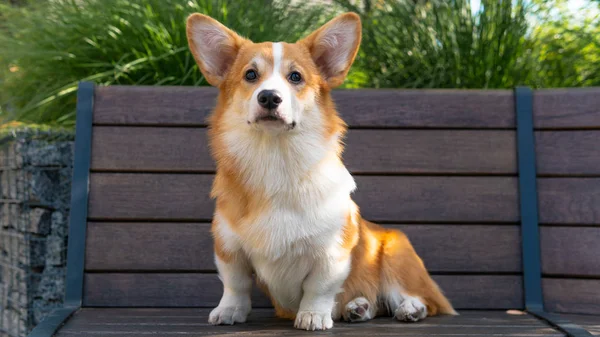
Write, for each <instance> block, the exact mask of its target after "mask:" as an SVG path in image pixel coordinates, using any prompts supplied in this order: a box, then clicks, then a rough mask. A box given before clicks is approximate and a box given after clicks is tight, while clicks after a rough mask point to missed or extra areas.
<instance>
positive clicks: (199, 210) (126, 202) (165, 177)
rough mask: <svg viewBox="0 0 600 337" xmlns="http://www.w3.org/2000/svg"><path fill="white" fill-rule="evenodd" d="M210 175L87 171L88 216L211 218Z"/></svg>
mask: <svg viewBox="0 0 600 337" xmlns="http://www.w3.org/2000/svg"><path fill="white" fill-rule="evenodd" d="M212 181H213V175H206V174H107V173H96V174H94V173H92V174H91V175H90V184H91V187H90V202H89V217H91V218H94V219H166V220H195V219H210V218H212V215H213V201H212V200H211V199H210V197H209V192H210V188H211V185H212Z"/></svg>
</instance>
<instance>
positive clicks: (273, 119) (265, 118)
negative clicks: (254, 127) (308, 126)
mask: <svg viewBox="0 0 600 337" xmlns="http://www.w3.org/2000/svg"><path fill="white" fill-rule="evenodd" d="M256 120H257V121H259V122H262V121H267V122H276V121H281V122H283V119H281V118H280V117H277V116H275V115H271V114H269V115H266V116H262V117H259V118H257V119H256Z"/></svg>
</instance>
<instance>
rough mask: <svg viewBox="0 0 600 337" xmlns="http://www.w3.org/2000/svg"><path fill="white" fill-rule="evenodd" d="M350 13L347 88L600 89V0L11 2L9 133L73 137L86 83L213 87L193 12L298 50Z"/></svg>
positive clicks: (0, 3) (4, 87) (3, 66)
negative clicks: (62, 131)
mask: <svg viewBox="0 0 600 337" xmlns="http://www.w3.org/2000/svg"><path fill="white" fill-rule="evenodd" d="M343 11H354V12H357V13H359V14H360V15H361V17H362V19H363V24H364V27H363V36H364V37H363V43H362V47H361V50H360V54H359V55H358V58H357V60H356V63H355V65H354V67H353V68H352V71H351V73H350V76H349V78H348V80H347V81H346V83H345V85H344V86H345V87H347V88H384V87H386V88H490V89H491V88H512V87H514V86H516V85H528V86H532V87H535V88H549V87H582V86H597V85H600V1H599V0H570V1H569V0H505V1H503V0H363V1H357V0H326V1H319V0H312V1H300V0H253V1H240V0H0V122H3V123H6V122H10V121H13V122H14V121H16V122H22V123H26V124H31V125H36V124H37V125H42V126H48V125H49V126H52V127H64V128H71V127H72V126H73V125H74V115H75V91H76V86H77V82H78V81H81V80H88V81H94V82H96V83H97V84H101V85H102V84H106V85H109V84H138V85H188V86H194V85H195V86H201V85H207V83H206V81H205V80H204V79H203V78H202V75H201V74H200V72H199V71H198V69H197V66H196V65H195V63H194V61H193V58H192V56H191V54H190V53H189V51H188V48H187V42H186V38H185V18H186V17H187V15H189V14H190V13H193V12H201V13H205V14H208V15H211V16H212V17H214V18H216V19H218V20H220V21H222V22H223V23H225V24H226V25H227V26H229V27H231V28H233V29H235V30H236V31H238V32H239V33H240V34H242V35H244V36H246V37H248V38H250V39H252V40H254V41H267V40H279V41H295V40H296V39H298V38H300V37H302V36H303V35H305V34H306V33H307V32H309V31H311V30H312V29H314V28H317V27H318V26H319V25H320V24H322V23H323V22H324V21H326V20H328V19H330V18H332V17H333V16H335V15H336V14H338V13H340V12H343ZM9 125H15V123H11V124H9Z"/></svg>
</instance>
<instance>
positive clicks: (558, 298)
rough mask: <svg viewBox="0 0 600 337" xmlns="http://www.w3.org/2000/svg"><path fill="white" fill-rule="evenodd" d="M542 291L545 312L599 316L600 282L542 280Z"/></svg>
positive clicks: (557, 279)
mask: <svg viewBox="0 0 600 337" xmlns="http://www.w3.org/2000/svg"><path fill="white" fill-rule="evenodd" d="M543 289H544V305H545V306H546V310H547V311H550V312H564V313H573V314H593V315H600V280H591V279H589V280H588V279H560V278H544V279H543Z"/></svg>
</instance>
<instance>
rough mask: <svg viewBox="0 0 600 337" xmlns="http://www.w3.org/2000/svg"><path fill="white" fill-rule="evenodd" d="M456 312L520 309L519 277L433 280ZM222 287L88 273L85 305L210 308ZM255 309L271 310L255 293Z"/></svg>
mask: <svg viewBox="0 0 600 337" xmlns="http://www.w3.org/2000/svg"><path fill="white" fill-rule="evenodd" d="M434 279H435V280H436V281H438V283H439V285H440V287H441V288H442V289H443V290H444V292H445V294H446V295H447V296H448V298H449V299H450V300H451V301H452V302H453V304H454V306H455V307H456V308H458V309H492V308H493V309H509V308H520V307H522V284H521V277H520V276H487V275H434ZM221 294H222V284H221V281H219V279H218V278H217V275H216V274H196V273H194V274H189V273H183V274H178V273H169V274H153V273H141V274H139V273H133V274H131V273H130V274H126V273H91V274H90V273H87V274H86V276H85V287H84V306H92V307H106V306H109V307H120V306H128V307H148V306H159V307H212V306H215V305H217V304H218V302H219V300H220V297H221ZM253 296H254V297H253V305H254V306H256V307H270V304H269V301H268V300H267V299H266V298H265V297H264V295H262V294H260V293H259V292H257V291H255V294H254V295H253Z"/></svg>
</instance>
